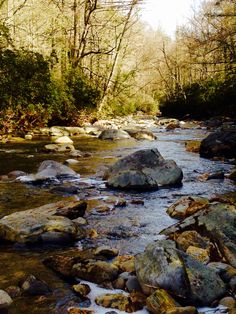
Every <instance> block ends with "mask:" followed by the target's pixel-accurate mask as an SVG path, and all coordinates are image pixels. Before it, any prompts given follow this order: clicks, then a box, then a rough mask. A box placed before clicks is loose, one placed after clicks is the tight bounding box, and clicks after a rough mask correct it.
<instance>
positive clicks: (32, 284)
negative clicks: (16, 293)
mask: <svg viewBox="0 0 236 314" xmlns="http://www.w3.org/2000/svg"><path fill="white" fill-rule="evenodd" d="M21 288H22V290H23V291H24V292H25V293H27V294H29V295H47V294H49V293H50V292H51V289H50V288H49V286H48V285H47V284H46V283H45V282H44V281H42V280H39V279H37V278H36V277H35V276H34V275H28V276H27V277H26V278H24V279H22V281H21Z"/></svg>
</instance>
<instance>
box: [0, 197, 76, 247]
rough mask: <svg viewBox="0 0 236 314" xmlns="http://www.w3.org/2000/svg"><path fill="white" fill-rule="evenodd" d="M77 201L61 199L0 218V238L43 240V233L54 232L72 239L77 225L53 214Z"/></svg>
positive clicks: (70, 206) (74, 205) (23, 240)
mask: <svg viewBox="0 0 236 314" xmlns="http://www.w3.org/2000/svg"><path fill="white" fill-rule="evenodd" d="M78 203H80V202H78V201H68V202H66V201H61V202H57V203H53V204H48V205H44V206H41V207H38V208H34V209H29V210H26V211H20V212H15V213H13V214H11V215H8V216H5V217H3V218H2V219H0V238H1V239H4V240H8V241H11V242H19V243H25V242H35V241H45V239H44V237H43V236H44V234H46V235H47V233H48V232H49V233H52V232H55V233H56V234H58V236H59V238H60V236H65V237H68V239H70V240H72V239H73V238H75V237H76V236H77V233H78V230H77V228H78V227H77V225H76V224H75V223H74V222H72V221H71V220H70V219H68V218H66V217H61V216H55V214H56V212H57V211H58V210H59V209H60V210H62V209H63V208H73V207H75V208H76V207H77V206H78Z"/></svg>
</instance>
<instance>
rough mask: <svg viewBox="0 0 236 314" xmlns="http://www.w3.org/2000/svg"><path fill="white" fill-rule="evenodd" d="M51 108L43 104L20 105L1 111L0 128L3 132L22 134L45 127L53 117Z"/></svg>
mask: <svg viewBox="0 0 236 314" xmlns="http://www.w3.org/2000/svg"><path fill="white" fill-rule="evenodd" d="M51 114H52V112H51V110H50V108H45V106H43V105H41V104H37V105H32V104H30V105H28V106H27V107H22V106H20V105H18V106H16V107H15V108H14V109H13V108H6V109H2V110H1V111H0V129H1V132H2V134H10V133H14V134H21V133H25V132H27V131H29V130H30V129H32V127H33V128H37V127H44V126H46V125H47V124H48V121H49V120H50V119H51Z"/></svg>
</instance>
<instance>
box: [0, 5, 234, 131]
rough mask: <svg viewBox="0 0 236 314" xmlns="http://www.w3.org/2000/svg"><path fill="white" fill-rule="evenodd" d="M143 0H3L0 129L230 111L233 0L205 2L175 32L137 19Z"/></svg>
mask: <svg viewBox="0 0 236 314" xmlns="http://www.w3.org/2000/svg"><path fill="white" fill-rule="evenodd" d="M144 1H145V0H66V1H65V0H37V1H36V0H0V14H1V22H0V128H1V130H2V132H8V133H9V132H12V131H13V130H17V129H19V130H22V129H28V128H30V126H31V125H33V126H34V127H36V126H44V125H52V124H54V125H55V124H56V125H78V124H80V123H81V121H83V120H84V119H90V120H93V119H96V118H97V117H104V116H108V117H112V116H117V115H127V114H133V113H136V112H137V111H142V112H144V113H147V114H151V115H156V114H158V113H159V112H160V111H161V112H162V114H163V115H165V116H172V117H181V118H183V117H191V118H196V119H203V118H209V117H210V116H216V115H230V116H232V115H236V112H235V111H236V110H235V101H236V80H235V78H236V75H235V74H236V2H235V0H218V1H216V0H208V1H205V2H204V3H203V5H202V6H201V8H200V9H199V10H198V11H197V12H193V15H192V18H191V19H190V20H189V23H188V24H187V25H185V26H182V27H179V28H178V29H177V31H176V36H175V39H171V38H169V37H168V36H167V35H166V34H165V33H164V32H163V31H162V30H161V29H160V30H157V31H153V30H152V29H150V27H149V26H148V25H146V24H144V23H143V22H141V21H140V8H141V6H142V2H144ZM146 1H148V0H146ZM170 9H171V8H170ZM157 18H158V17H157Z"/></svg>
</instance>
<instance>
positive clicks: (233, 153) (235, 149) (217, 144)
mask: <svg viewBox="0 0 236 314" xmlns="http://www.w3.org/2000/svg"><path fill="white" fill-rule="evenodd" d="M200 156H201V157H206V158H212V157H226V158H235V157H236V128H232V129H225V130H221V131H216V132H214V133H211V134H209V135H208V136H207V137H206V138H205V139H204V140H203V141H202V142H201V145H200Z"/></svg>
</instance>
